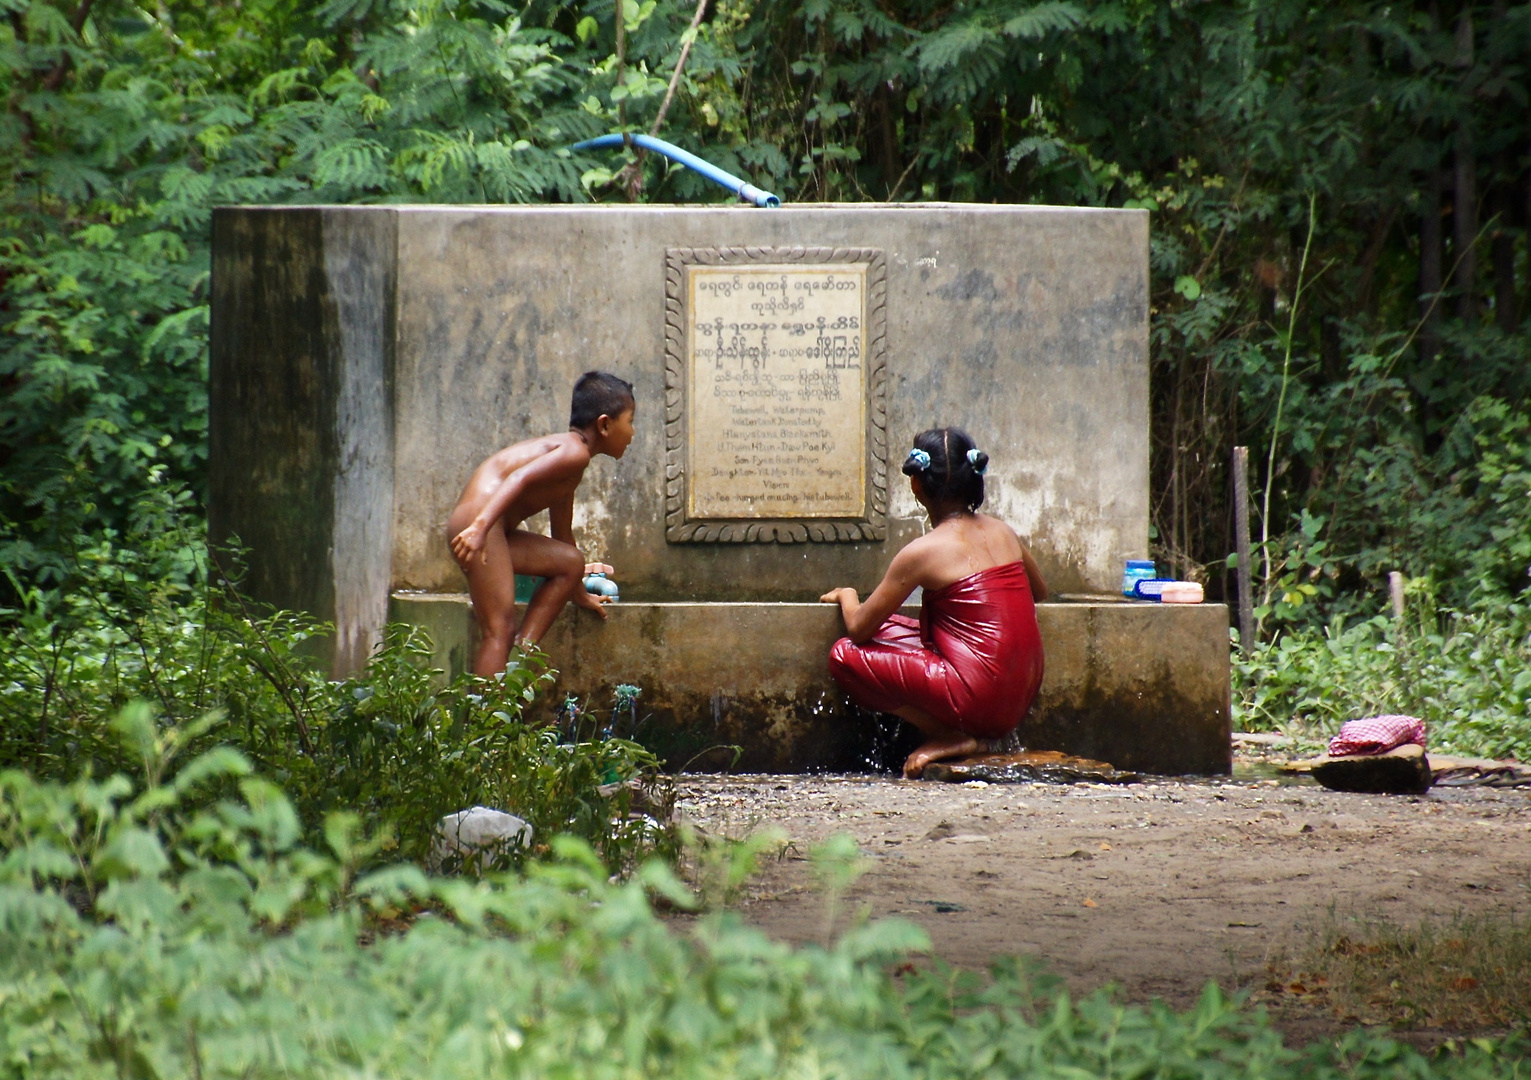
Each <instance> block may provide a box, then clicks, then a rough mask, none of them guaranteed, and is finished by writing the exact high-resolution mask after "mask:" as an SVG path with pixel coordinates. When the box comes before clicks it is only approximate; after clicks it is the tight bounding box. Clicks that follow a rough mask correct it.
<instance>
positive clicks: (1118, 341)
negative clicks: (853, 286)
mask: <svg viewBox="0 0 1531 1080" xmlns="http://www.w3.org/2000/svg"><path fill="white" fill-rule="evenodd" d="M397 213H398V216H399V224H398V237H399V240H398V248H399V256H398V267H399V270H398V274H399V283H400V287H399V315H398V351H397V380H398V404H397V413H396V415H397V424H398V427H397V445H398V451H397V464H396V491H397V494H396V499H395V519H394V536H395V549H394V583H395V585H396V586H399V587H405V588H414V589H425V590H454V591H455V590H457V589H460V588H462V582H461V575H460V573H459V572H458V570H457V567H456V565H455V564H454V563H453V562H452V559H451V557H450V555H449V554H448V552H447V548H446V545H445V543H444V540H443V537H442V524H443V522H444V521H445V519H446V516H447V514H448V512H449V511H450V509H451V507H452V505H453V503H454V502H455V500H456V498H457V496H458V493H459V491H460V489H461V486H462V484H463V482H464V480H465V479H466V477H467V475H468V473H469V471H470V470H471V469H472V468H473V466H474V465H476V464H477V462H478V461H479V460H480V459H482V458H483V457H484V456H486V455H487V454H488V453H489V452H490V451H491V450H493V449H496V448H498V447H499V446H501V445H504V444H506V443H508V442H511V441H514V440H516V439H519V438H523V437H525V436H527V435H530V434H538V433H542V432H545V431H553V430H562V428H563V426H564V423H565V421H566V419H567V415H568V397H569V389H570V387H571V385H572V383H573V381H574V379H575V378H576V377H577V375H578V374H579V373H580V372H581V371H584V370H586V369H588V368H591V367H601V368H609V369H611V370H614V371H616V372H618V373H620V374H622V375H624V376H625V377H627V378H629V379H631V380H632V382H633V383H634V384H635V385H636V387H637V393H638V401H639V405H638V435H637V439H636V440H635V442H634V443H633V445H632V447H631V448H630V449H629V451H628V454H627V457H626V458H625V459H624V460H623V461H622V462H620V463H614V462H611V461H607V460H604V459H603V460H601V461H600V462H598V463H597V464H596V465H595V466H594V467H593V468H592V469H591V472H590V474H589V476H588V479H587V481H586V486H585V488H584V489H582V495H581V498H580V500H579V503H578V507H577V510H576V518H575V523H576V533H577V535H578V537H579V538H580V540H581V543H582V545H583V547H584V549H585V551H586V554H587V555H588V556H590V557H591V558H600V559H602V560H603V561H606V562H610V563H612V564H613V565H615V566H616V567H617V572H618V573H617V576H618V579H619V580H620V582H621V584H622V589H623V596H624V597H627V598H631V599H635V600H673V599H695V600H774V601H794V600H796V601H802V600H811V599H814V598H816V597H817V595H818V593H819V592H821V591H822V590H823V588H824V587H825V586H827V585H828V584H830V583H838V584H850V585H856V586H859V587H861V588H863V589H869V588H870V587H871V586H872V585H874V584H875V583H876V582H877V580H878V579H879V578H880V577H881V574H882V571H883V569H884V568H885V567H886V564H887V561H888V560H889V559H890V558H891V557H892V553H893V552H895V551H897V550H898V548H900V547H901V546H902V545H903V544H904V543H905V542H907V540H908V539H909V538H910V537H911V536H915V535H918V534H919V532H920V531H921V529H922V515H921V514H920V513H919V512H918V507H917V506H916V504H915V503H914V501H913V499H912V497H911V496H910V494H909V491H908V487H907V482H904V481H903V480H902V478H901V477H899V476H898V475H897V466H898V464H899V462H901V461H902V459H903V455H904V453H905V451H907V449H908V446H909V441H910V439H911V438H912V437H913V435H914V434H915V433H916V432H917V431H919V430H921V429H922V428H925V427H930V426H933V425H936V424H958V425H960V426H963V427H966V428H967V429H968V430H969V431H970V432H971V433H972V434H973V436H974V437H975V438H976V439H977V441H978V443H979V444H980V445H981V446H982V447H984V448H985V449H986V450H987V451H988V452H989V454H990V455H991V457H992V459H993V460H992V463H991V465H990V473H989V477H990V483H989V486H990V503H989V508H990V510H991V511H992V512H994V513H996V514H998V515H1000V516H1001V517H1003V518H1005V519H1006V520H1007V521H1009V522H1011V524H1012V525H1014V527H1015V528H1017V529H1018V530H1019V531H1020V532H1021V533H1022V534H1023V535H1024V536H1026V537H1028V538H1029V540H1030V541H1031V543H1032V546H1033V547H1034V549H1035V552H1036V555H1037V558H1038V560H1039V562H1040V563H1041V565H1042V568H1043V570H1044V573H1045V575H1046V576H1047V579H1048V581H1049V583H1050V584H1052V585H1053V586H1054V588H1056V589H1060V590H1063V591H1111V590H1112V589H1114V588H1115V587H1116V585H1117V583H1118V582H1119V581H1120V579H1121V567H1122V560H1123V559H1125V558H1129V557H1142V556H1143V555H1145V554H1146V552H1147V544H1148V536H1147V532H1148V363H1147V356H1148V337H1147V334H1148V312H1147V297H1148V280H1147V272H1148V268H1147V253H1148V222H1147V216H1146V214H1144V213H1143V212H1141V211H1112V210H1080V209H1058V208H1048V207H1027V206H1003V207H1000V206H971V205H963V206H958V205H952V206H915V207H888V206H804V207H791V208H786V209H783V210H781V211H771V212H769V213H764V212H760V211H755V210H748V209H728V208H723V209H698V208H693V207H685V208H680V207H634V208H626V209H616V208H611V207H601V208H571V207H541V208H535V209H515V210H484V209H480V208H464V209H443V208H439V207H432V208H413V207H410V208H401V209H400V210H398V211H397ZM794 244H796V245H822V246H829V247H835V246H847V247H874V248H882V249H884V250H885V251H886V253H887V263H888V293H887V295H888V300H887V310H888V351H889V357H888V397H887V408H888V437H889V444H890V451H889V453H890V456H891V457H892V458H893V460H892V461H891V462H890V465H891V466H892V469H891V471H892V473H893V478H894V479H895V480H896V481H898V483H896V484H895V485H894V492H893V499H892V505H891V506H890V513H889V525H890V528H889V534H890V535H889V539H888V541H887V542H886V543H883V544H870V543H869V544H815V545H812V546H811V548H810V547H800V546H795V545H776V544H708V545H695V544H692V545H670V544H667V543H666V542H665V540H664V514H663V511H664V445H665V444H664V431H663V403H664V363H663V349H664V280H663V269H664V253H665V249H666V248H667V247H678V246H692V247H703V246H708V245H712V246H725V245H733V246H756V245H762V246H765V245H770V246H787V245H794Z"/></svg>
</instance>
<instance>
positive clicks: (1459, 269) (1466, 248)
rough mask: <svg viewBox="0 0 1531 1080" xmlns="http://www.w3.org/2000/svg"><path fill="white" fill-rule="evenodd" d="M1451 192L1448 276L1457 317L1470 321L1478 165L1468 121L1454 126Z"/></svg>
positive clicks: (1474, 298)
mask: <svg viewBox="0 0 1531 1080" xmlns="http://www.w3.org/2000/svg"><path fill="white" fill-rule="evenodd" d="M1453 189H1454V190H1453V192H1452V196H1453V197H1452V208H1451V223H1452V232H1453V234H1454V235H1453V236H1452V248H1453V255H1454V257H1455V258H1454V263H1455V268H1454V270H1453V272H1452V275H1451V281H1452V284H1453V285H1455V286H1456V290H1457V317H1458V318H1460V319H1462V321H1463V322H1470V321H1472V320H1473V319H1474V318H1475V317H1476V316H1477V313H1478V294H1477V282H1478V252H1477V248H1476V246H1475V244H1474V241H1475V240H1476V239H1477V236H1478V164H1477V162H1476V161H1475V160H1474V159H1473V138H1472V132H1471V130H1469V128H1468V120H1467V118H1466V117H1463V118H1462V119H1461V120H1460V121H1458V123H1457V139H1456V170H1455V183H1454V184H1453Z"/></svg>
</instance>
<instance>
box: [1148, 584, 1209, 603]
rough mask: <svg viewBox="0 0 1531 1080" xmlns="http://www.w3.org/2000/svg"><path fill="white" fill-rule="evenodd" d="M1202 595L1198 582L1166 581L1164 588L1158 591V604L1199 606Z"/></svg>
mask: <svg viewBox="0 0 1531 1080" xmlns="http://www.w3.org/2000/svg"><path fill="white" fill-rule="evenodd" d="M1203 595H1204V593H1203V592H1202V587H1201V582H1199V581H1166V582H1165V583H1164V587H1163V588H1162V589H1160V590H1159V602H1160V603H1161V604H1199V603H1201V601H1202V597H1203Z"/></svg>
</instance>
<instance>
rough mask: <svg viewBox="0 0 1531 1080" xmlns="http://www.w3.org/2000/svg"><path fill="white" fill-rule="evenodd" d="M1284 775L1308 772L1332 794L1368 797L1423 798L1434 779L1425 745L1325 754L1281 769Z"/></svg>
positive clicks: (1295, 762)
mask: <svg viewBox="0 0 1531 1080" xmlns="http://www.w3.org/2000/svg"><path fill="white" fill-rule="evenodd" d="M1282 771H1283V772H1305V773H1308V774H1309V775H1310V776H1312V777H1313V779H1315V780H1317V781H1318V782H1319V783H1320V784H1322V785H1323V786H1324V787H1326V788H1328V789H1329V790H1331V791H1353V792H1359V793H1362V794H1368V795H1422V794H1424V793H1425V792H1427V791H1429V790H1430V785H1431V784H1432V783H1433V782H1434V777H1433V776H1432V775H1431V772H1430V759H1429V757H1428V756H1427V755H1426V754H1425V748H1424V747H1423V746H1416V745H1414V744H1412V743H1411V744H1409V745H1406V746H1398V747H1394V748H1393V749H1392V750H1389V751H1387V752H1386V753H1384V754H1346V755H1342V756H1338V757H1331V756H1329V755H1328V754H1324V755H1322V756H1320V757H1316V758H1310V759H1308V760H1306V761H1294V762H1292V763H1290V764H1289V765H1285V766H1282Z"/></svg>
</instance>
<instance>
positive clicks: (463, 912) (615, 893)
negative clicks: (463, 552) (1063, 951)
mask: <svg viewBox="0 0 1531 1080" xmlns="http://www.w3.org/2000/svg"><path fill="white" fill-rule="evenodd" d="M135 726H137V725H135V723H134V722H128V723H125V724H124V727H125V728H127V729H128V733H129V734H130V735H131V734H132V731H133V730H134V728H135ZM158 763H159V759H157V758H155V757H154V756H153V755H152V754H151V756H150V760H149V762H148V764H149V766H150V767H149V768H148V769H147V770H146V774H147V775H148V776H149V777H150V779H148V780H146V781H145V782H140V783H134V782H132V781H130V780H128V779H127V778H126V777H125V776H123V775H120V774H119V775H114V776H112V777H109V778H107V779H105V780H102V781H96V780H92V779H88V778H86V779H79V780H75V781H73V782H71V783H68V784H60V783H55V782H51V781H49V782H39V781H36V780H34V779H33V778H31V777H29V776H27V775H26V774H24V773H20V772H14V771H12V772H8V773H4V774H0V793H3V798H0V1075H3V1076H16V1077H21V1076H26V1077H28V1078H45V1077H70V1078H75V1077H82V1076H112V1075H115V1076H117V1077H120V1078H127V1077H134V1078H139V1077H145V1078H147V1077H169V1076H199V1077H207V1078H212V1077H236V1076H237V1077H241V1078H246V1080H257V1078H260V1077H267V1076H269V1077H282V1078H295V1077H331V1076H336V1075H366V1076H401V1077H402V1076H409V1077H418V1076H432V1077H456V1076H461V1077H472V1078H474V1080H480V1078H483V1077H494V1076H514V1077H540V1076H549V1077H554V1076H557V1077H568V1076H579V1077H594V1078H600V1077H633V1076H666V1077H677V1078H685V1077H706V1078H709V1080H711V1078H715V1077H767V1076H771V1077H774V1076H788V1075H833V1076H841V1077H847V1078H854V1077H878V1078H883V1077H933V1078H934V1077H953V1078H955V1077H974V1078H976V1077H994V1076H1028V1077H1032V1076H1034V1077H1059V1078H1062V1077H1077V1076H1108V1075H1109V1076H1116V1075H1131V1076H1152V1077H1160V1078H1165V1080H1172V1078H1173V1080H1179V1078H1185V1080H1191V1078H1198V1080H1199V1078H1208V1077H1213V1078H1216V1077H1229V1078H1232V1077H1244V1076H1262V1077H1268V1078H1271V1080H1286V1078H1293V1080H1295V1078H1297V1077H1321V1078H1323V1077H1339V1076H1345V1077H1351V1078H1357V1080H1361V1078H1373V1077H1375V1078H1382V1077H1395V1076H1399V1075H1408V1076H1412V1077H1416V1078H1419V1080H1430V1078H1432V1077H1435V1076H1447V1075H1450V1076H1453V1077H1485V1078H1486V1077H1500V1076H1503V1077H1510V1076H1516V1075H1523V1074H1524V1068H1523V1066H1524V1058H1523V1054H1524V1051H1525V1045H1524V1042H1523V1041H1517V1040H1514V1039H1512V1040H1508V1041H1506V1042H1505V1043H1503V1044H1494V1043H1492V1042H1489V1041H1487V1040H1483V1041H1482V1042H1481V1043H1474V1044H1472V1045H1469V1047H1468V1048H1467V1049H1466V1051H1465V1053H1463V1054H1462V1055H1460V1056H1456V1057H1446V1058H1443V1059H1440V1060H1438V1061H1435V1062H1432V1061H1431V1060H1429V1059H1426V1058H1423V1057H1421V1056H1420V1055H1419V1054H1417V1053H1416V1052H1414V1051H1413V1050H1411V1049H1409V1048H1407V1047H1405V1046H1402V1045H1399V1044H1397V1043H1394V1042H1391V1041H1389V1040H1387V1039H1384V1038H1379V1037H1377V1036H1374V1035H1369V1034H1366V1033H1364V1032H1357V1033H1355V1034H1353V1035H1351V1036H1348V1037H1347V1038H1345V1039H1344V1040H1341V1041H1340V1042H1338V1043H1335V1044H1329V1043H1321V1044H1316V1045H1315V1046H1313V1047H1310V1048H1309V1049H1308V1050H1307V1051H1305V1052H1303V1053H1298V1052H1294V1051H1292V1050H1288V1049H1287V1048H1285V1047H1283V1045H1282V1043H1281V1040H1280V1038H1279V1036H1278V1035H1277V1034H1276V1033H1275V1032H1274V1031H1273V1030H1272V1029H1271V1028H1270V1027H1269V1026H1268V1025H1267V1023H1266V1021H1265V1019H1264V1017H1263V1015H1261V1014H1250V1013H1246V1012H1244V1011H1242V1010H1240V1009H1239V1008H1238V1006H1237V1004H1236V1003H1234V1002H1231V1001H1229V1000H1228V999H1227V998H1225V997H1224V996H1223V995H1222V994H1220V993H1219V992H1218V991H1217V989H1216V987H1215V986H1209V987H1208V989H1207V991H1206V992H1205V994H1204V995H1203V997H1202V999H1201V1001H1200V1003H1199V1004H1198V1005H1197V1006H1196V1007H1195V1008H1194V1009H1192V1010H1190V1011H1189V1012H1187V1013H1184V1014H1180V1013H1176V1012H1174V1011H1173V1010H1171V1009H1169V1008H1167V1007H1165V1006H1163V1005H1154V1006H1151V1007H1149V1008H1138V1007H1133V1006H1126V1005H1121V1004H1119V1003H1117V1002H1115V1001H1114V1000H1112V999H1111V998H1110V997H1109V996H1108V995H1106V994H1096V995H1093V996H1091V997H1089V998H1086V999H1084V1000H1082V1001H1080V1002H1077V1003H1076V1002H1074V1001H1072V1000H1071V999H1070V998H1069V997H1068V996H1067V995H1066V994H1065V993H1061V992H1059V991H1057V989H1056V987H1054V986H1050V985H1049V984H1048V983H1047V982H1045V981H1041V980H1037V979H1035V978H1034V977H1033V976H1032V975H1031V974H1030V973H1028V972H1027V971H1026V970H1024V969H1023V968H1022V967H1020V966H1019V965H1017V964H1015V963H1001V964H998V965H996V966H995V968H994V969H993V971H992V972H991V973H990V975H989V977H988V978H986V979H985V978H977V977H974V976H963V975H955V974H953V973H951V972H949V971H947V970H945V969H942V968H940V967H932V968H928V969H926V970H924V971H919V970H914V969H913V967H912V966H910V965H908V964H907V963H904V964H900V965H899V968H898V970H899V971H900V972H901V973H902V974H898V975H894V974H891V973H890V969H891V968H892V966H893V964H894V963H896V962H898V961H903V960H904V959H905V958H906V957H907V956H909V954H910V953H911V951H914V950H919V949H923V948H926V947H928V941H927V940H926V939H925V937H924V935H923V933H921V932H920V931H919V930H918V929H917V928H916V927H914V926H912V925H910V924H907V923H901V922H891V921H890V922H876V923H870V924H866V923H862V924H858V925H855V926H853V927H852V928H851V929H849V930H848V931H847V932H845V933H844V934H842V935H841V936H840V937H839V938H838V939H837V940H835V941H834V942H833V943H832V944H830V945H829V946H827V947H822V948H820V947H806V948H801V949H794V948H792V947H790V946H787V945H784V944H780V943H776V942H772V941H770V940H768V939H767V938H765V937H764V935H762V934H761V933H760V932H759V931H757V930H753V929H750V928H748V927H746V926H744V925H743V924H742V923H741V922H740V921H739V920H738V918H737V917H736V916H735V915H734V914H732V913H730V912H726V911H719V912H711V913H708V914H704V915H702V916H701V917H700V918H698V919H697V920H696V921H695V922H694V923H692V924H690V925H689V926H675V927H672V926H670V925H667V924H666V923H665V922H664V921H663V920H661V919H660V918H658V917H656V915H655V913H654V911H653V908H652V906H651V902H650V897H651V896H652V895H659V896H663V897H665V898H666V899H667V900H668V902H670V903H671V904H674V905H679V906H682V907H688V906H691V905H692V902H693V901H692V898H691V897H690V894H689V893H688V892H687V891H686V889H685V888H684V886H683V885H682V884H681V883H680V882H679V881H678V880H677V879H676V878H675V877H674V876H673V874H672V873H671V871H670V870H669V869H668V868H667V867H666V866H665V865H664V864H663V863H658V862H650V863H647V864H645V866H644V867H643V868H642V870H641V871H640V873H639V874H638V875H637V876H636V877H635V878H633V879H631V880H629V881H626V882H616V881H613V880H612V879H610V878H609V877H608V874H607V869H606V866H605V865H604V864H603V862H602V861H601V860H600V859H599V858H598V857H597V856H596V855H595V854H594V852H592V851H591V850H590V848H589V847H588V846H587V845H585V844H584V843H582V842H581V841H578V840H573V839H565V840H561V841H559V843H558V845H557V847H558V859H557V861H555V862H551V863H547V864H540V865H535V866H532V867H531V868H529V870H528V872H527V873H526V874H524V875H522V874H516V873H505V874H491V875H489V876H487V877H486V878H484V879H482V880H479V881H476V882H469V881H465V880H462V879H444V878H433V877H430V876H428V875H426V874H424V873H423V872H421V871H420V870H419V869H418V868H416V867H413V866H394V867H385V868H380V869H377V870H374V871H372V872H370V873H363V872H362V867H363V866H364V865H365V864H366V863H367V861H368V859H369V856H370V853H372V852H374V851H375V850H376V843H377V841H376V838H372V839H368V838H366V837H364V836H362V835H361V834H360V833H359V831H358V829H357V823H356V818H355V816H354V815H349V814H335V815H331V816H330V817H329V818H328V819H327V821H326V823H325V827H324V836H325V847H324V848H317V847H310V846H306V845H305V844H304V843H303V841H302V835H303V830H302V828H301V826H300V824H299V820H298V815H297V812H296V810H295V808H294V806H293V805H292V804H291V803H290V802H288V800H287V799H286V798H285V797H284V795H283V794H282V792H281V790H280V789H279V788H278V787H277V786H276V785H274V784H272V783H271V782H270V781H269V780H266V779H263V778H261V777H259V776H258V775H257V774H255V772H254V771H253V769H252V767H251V764H250V762H249V761H248V759H246V758H244V757H243V756H242V755H240V754H238V753H237V752H235V751H232V750H229V749H222V750H215V751H212V752H210V753H208V754H205V755H203V756H201V757H198V758H195V759H192V760H189V761H186V762H185V763H184V764H183V765H182V766H181V767H180V768H179V769H178V770H176V769H168V768H167V769H158ZM156 772H158V775H156ZM219 789H221V790H225V791H226V792H227V794H226V795H225V797H223V798H220V799H218V800H217V801H215V802H212V803H211V804H209V803H208V802H207V801H206V799H205V798H199V797H198V795H199V792H200V793H202V794H203V795H205V794H207V793H210V792H211V791H213V790H219ZM831 857H834V856H833V854H832V853H831V855H830V856H826V858H831ZM832 876H833V875H832ZM842 876H843V875H842Z"/></svg>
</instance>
